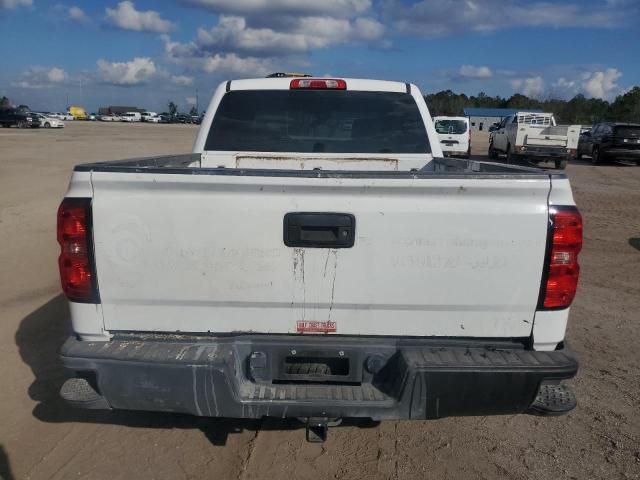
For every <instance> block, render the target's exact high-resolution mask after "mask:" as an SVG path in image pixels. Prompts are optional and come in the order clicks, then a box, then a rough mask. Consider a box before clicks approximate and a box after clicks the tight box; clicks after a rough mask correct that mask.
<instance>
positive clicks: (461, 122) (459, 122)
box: [433, 116, 471, 157]
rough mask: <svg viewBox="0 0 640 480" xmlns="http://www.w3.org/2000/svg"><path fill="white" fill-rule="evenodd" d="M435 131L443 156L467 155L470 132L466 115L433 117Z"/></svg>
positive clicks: (469, 152)
mask: <svg viewBox="0 0 640 480" xmlns="http://www.w3.org/2000/svg"><path fill="white" fill-rule="evenodd" d="M433 122H434V125H435V129H436V133H437V134H438V138H439V139H440V146H441V147H442V153H444V154H445V156H450V155H451V156H454V157H469V155H471V133H470V131H469V119H468V118H467V117H444V116H440V117H434V118H433Z"/></svg>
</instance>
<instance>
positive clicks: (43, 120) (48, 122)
mask: <svg viewBox="0 0 640 480" xmlns="http://www.w3.org/2000/svg"><path fill="white" fill-rule="evenodd" d="M31 115H32V116H33V117H36V118H38V120H39V121H40V126H41V127H43V128H64V122H63V121H62V120H60V119H57V118H53V117H48V116H47V115H45V114H43V113H39V112H31Z"/></svg>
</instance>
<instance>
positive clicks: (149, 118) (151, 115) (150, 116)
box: [140, 112, 160, 123]
mask: <svg viewBox="0 0 640 480" xmlns="http://www.w3.org/2000/svg"><path fill="white" fill-rule="evenodd" d="M140 115H141V116H142V118H141V120H142V121H143V122H149V123H159V122H160V117H159V116H158V114H157V113H156V112H142V113H141V114H140Z"/></svg>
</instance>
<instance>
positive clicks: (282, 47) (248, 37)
mask: <svg viewBox="0 0 640 480" xmlns="http://www.w3.org/2000/svg"><path fill="white" fill-rule="evenodd" d="M383 33H384V26H383V25H382V24H380V23H379V22H378V21H376V20H374V19H371V18H358V19H355V20H354V21H351V20H348V19H342V18H332V17H301V18H299V19H296V20H295V21H294V22H293V23H292V24H290V25H289V28H288V29H287V30H285V31H282V30H275V29H272V28H266V27H263V28H253V27H251V26H249V25H248V22H247V19H246V18H244V17H238V16H232V15H221V16H220V17H219V19H218V24H217V25H215V26H213V27H212V28H210V29H208V30H207V29H204V28H200V29H198V33H197V38H196V40H195V42H191V43H187V44H177V43H175V42H172V45H173V47H172V50H173V51H174V53H175V54H177V55H178V56H184V55H187V54H191V55H193V54H194V53H195V52H198V51H199V52H211V53H236V54H238V55H240V54H241V53H245V54H247V55H251V56H265V57H269V56H279V55H283V54H291V53H299V52H308V51H310V50H314V49H320V48H326V47H330V46H333V45H337V44H341V43H347V42H355V41H364V40H366V41H370V40H374V39H377V38H379V37H380V36H382V34H383Z"/></svg>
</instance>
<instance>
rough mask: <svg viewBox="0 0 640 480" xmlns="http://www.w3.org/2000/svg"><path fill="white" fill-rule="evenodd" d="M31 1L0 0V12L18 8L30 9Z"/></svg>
mask: <svg viewBox="0 0 640 480" xmlns="http://www.w3.org/2000/svg"><path fill="white" fill-rule="evenodd" d="M31 5H33V0H0V10H3V9H6V10H13V9H14V8H18V7H30V6H31Z"/></svg>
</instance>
